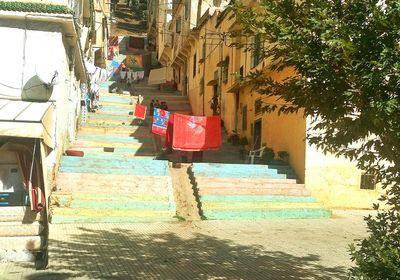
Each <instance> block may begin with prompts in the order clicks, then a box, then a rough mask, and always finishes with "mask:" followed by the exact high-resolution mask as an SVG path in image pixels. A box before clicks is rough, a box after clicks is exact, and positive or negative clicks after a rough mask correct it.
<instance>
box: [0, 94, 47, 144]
mask: <svg viewBox="0 0 400 280" xmlns="http://www.w3.org/2000/svg"><path fill="white" fill-rule="evenodd" d="M53 111H54V105H53V104H52V103H51V102H46V103H44V102H27V101H17V100H15V101H11V100H0V136H13V137H23V138H40V139H43V141H44V143H45V144H46V145H47V146H49V147H51V148H53V147H54V141H53V136H54V135H53V132H54V129H53V125H54V124H53Z"/></svg>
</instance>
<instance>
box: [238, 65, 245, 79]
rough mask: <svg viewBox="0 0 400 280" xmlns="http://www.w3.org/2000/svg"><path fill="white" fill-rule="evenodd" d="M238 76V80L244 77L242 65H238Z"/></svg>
mask: <svg viewBox="0 0 400 280" xmlns="http://www.w3.org/2000/svg"><path fill="white" fill-rule="evenodd" d="M239 77H240V80H241V81H242V80H243V78H244V67H243V65H242V66H240V68H239Z"/></svg>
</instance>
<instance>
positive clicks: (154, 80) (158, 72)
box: [148, 67, 167, 85]
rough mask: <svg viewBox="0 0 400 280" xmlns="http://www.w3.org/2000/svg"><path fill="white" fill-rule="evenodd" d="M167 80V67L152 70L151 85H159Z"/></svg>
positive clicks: (149, 82)
mask: <svg viewBox="0 0 400 280" xmlns="http://www.w3.org/2000/svg"><path fill="white" fill-rule="evenodd" d="M166 82H167V68H166V67H163V68H158V69H152V70H150V75H149V81H148V84H149V85H158V84H163V83H166Z"/></svg>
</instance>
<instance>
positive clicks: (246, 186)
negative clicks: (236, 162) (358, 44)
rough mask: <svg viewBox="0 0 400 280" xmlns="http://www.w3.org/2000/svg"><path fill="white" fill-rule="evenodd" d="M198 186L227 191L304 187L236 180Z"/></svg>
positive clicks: (301, 187)
mask: <svg viewBox="0 0 400 280" xmlns="http://www.w3.org/2000/svg"><path fill="white" fill-rule="evenodd" d="M197 186H198V187H199V188H207V189H211V188H227V189H232V188H236V189H237V188H241V189H260V188H263V189H276V188H284V189H288V188H297V189H303V188H304V185H302V184H285V183H283V184H280V183H254V184H252V183H251V182H246V183H235V182H234V180H232V182H216V183H215V182H210V183H197Z"/></svg>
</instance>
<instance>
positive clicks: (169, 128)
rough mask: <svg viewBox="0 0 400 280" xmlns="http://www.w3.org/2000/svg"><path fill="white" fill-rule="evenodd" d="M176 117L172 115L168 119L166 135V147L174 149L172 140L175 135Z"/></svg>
mask: <svg viewBox="0 0 400 280" xmlns="http://www.w3.org/2000/svg"><path fill="white" fill-rule="evenodd" d="M174 116H175V114H170V115H169V118H168V125H167V131H166V135H165V147H166V148H172V140H173V133H174Z"/></svg>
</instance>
